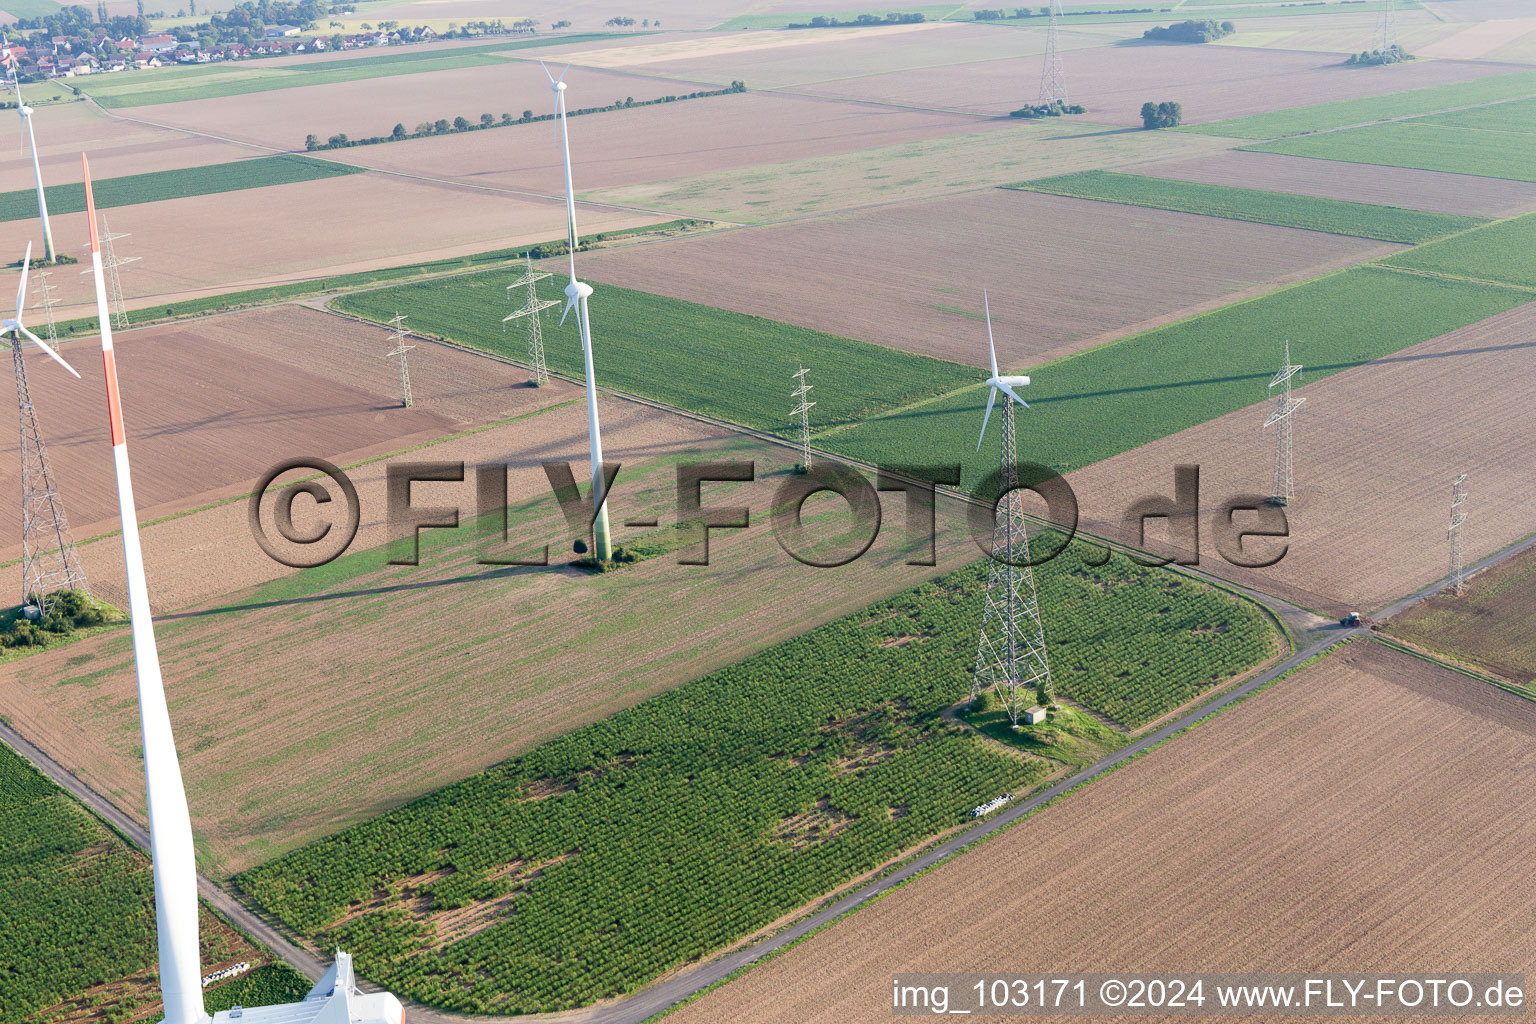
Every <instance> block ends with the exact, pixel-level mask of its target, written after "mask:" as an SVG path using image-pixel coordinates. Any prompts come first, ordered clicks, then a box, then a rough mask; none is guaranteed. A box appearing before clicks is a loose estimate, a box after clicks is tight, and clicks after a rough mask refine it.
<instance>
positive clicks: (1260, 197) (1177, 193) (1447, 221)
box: [1008, 171, 1479, 244]
mask: <svg viewBox="0 0 1536 1024" xmlns="http://www.w3.org/2000/svg"><path fill="white" fill-rule="evenodd" d="M1008 187H1009V188H1017V189H1026V190H1029V191H1033V192H1049V193H1051V194H1053V195H1059V196H1076V197H1078V198H1081V199H1097V200H1101V201H1103V202H1110V203H1126V204H1128V205H1131V206H1150V207H1153V208H1155V209H1159V210H1178V211H1180V212H1183V213H1197V214H1201V215H1203V216H1207V217H1226V218H1228V219H1230V220H1247V221H1255V222H1257V223H1260V224H1278V225H1280V226H1281V227H1288V228H1305V229H1306V230H1308V231H1326V232H1329V233H1331V234H1335V235H1354V236H1356V237H1359V238H1379V239H1381V240H1382V241H1384V242H1406V243H1408V244H1417V243H1419V242H1426V241H1428V240H1430V239H1432V238H1439V237H1441V236H1443V235H1448V234H1451V233H1453V232H1456V231H1464V230H1466V229H1467V228H1469V227H1472V226H1473V225H1475V224H1477V223H1479V222H1478V221H1477V220H1476V219H1474V218H1472V217H1456V216H1451V215H1450V214H1444V213H1421V212H1419V211H1417V210H1404V209H1401V208H1400V207H1396V206H1374V205H1371V204H1369V203H1349V202H1344V201H1342V200H1338V199H1321V198H1317V197H1314V196H1300V195H1293V194H1291V193H1288V192H1264V191H1260V190H1258V189H1251V188H1232V187H1230V186H1227V185H1205V184H1201V183H1198V182H1191V181H1176V180H1171V179H1167V178H1150V177H1146V176H1144V175H1140V174H1115V173H1114V172H1112V171H1079V172H1078V173H1076V174H1063V175H1060V176H1058V177H1055V178H1042V179H1040V180H1038V181H1029V182H1024V183H1022V184H1018V185H1010V186H1008Z"/></svg>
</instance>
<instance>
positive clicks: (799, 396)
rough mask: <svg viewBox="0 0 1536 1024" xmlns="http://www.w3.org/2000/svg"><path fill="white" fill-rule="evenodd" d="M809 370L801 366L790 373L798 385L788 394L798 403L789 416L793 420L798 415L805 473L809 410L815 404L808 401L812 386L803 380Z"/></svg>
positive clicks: (808, 461)
mask: <svg viewBox="0 0 1536 1024" xmlns="http://www.w3.org/2000/svg"><path fill="white" fill-rule="evenodd" d="M810 372H811V371H810V370H808V369H806V368H805V367H803V366H802V367H800V369H799V370H797V371H795V372H794V373H792V374H790V377H791V378H792V379H794V380H795V382H796V383H797V384H798V385H799V386H798V387H796V388H795V390H794V391H792V392H790V394H792V395H793V396H794V397H795V399H796V401H797V402H798V403H799V404H798V405H796V406H795V407H794V408H793V409H791V410H789V418H790V419H791V420H793V419H794V418H795V417H796V416H798V417H800V467H801V470H802V471H803V472H807V473H808V472H810V469H811V410H812V409H813V408H815V406H816V403H815V402H812V401H808V399H809V397H810V394H811V388H812V387H814V385H812V384H807V383H806V382H805V375H806V374H808V373H810Z"/></svg>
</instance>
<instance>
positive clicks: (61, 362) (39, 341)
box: [16, 323, 80, 377]
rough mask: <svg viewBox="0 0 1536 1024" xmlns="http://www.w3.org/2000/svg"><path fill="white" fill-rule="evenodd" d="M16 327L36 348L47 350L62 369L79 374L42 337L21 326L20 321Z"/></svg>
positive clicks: (77, 375)
mask: <svg viewBox="0 0 1536 1024" xmlns="http://www.w3.org/2000/svg"><path fill="white" fill-rule="evenodd" d="M16 329H17V330H18V331H20V332H21V333H22V334H25V335H26V336H27V337H28V338H30V339H31V340H32V344H34V345H36V346H37V347H38V348H40V349H42V350H43V351H44V352H47V353H48V354H49V355H50V356H52V357H53V361H54V362H56V363H58V364H59V365H60V366H62V367H64V369H66V370H68V371H69V372H70V373H73V374H74V375H75V376H76V377H79V376H80V374H79V373H78V372H76V370H75V368H74V367H73V366H70V365H69V364H68V363H66V362H65V361H64V357H63V356H61V355H59V354H58V353H57V352H55V351H54V350H53V349H51V348H49V347H48V345H47V344H46V343H45V342H44V341H43V339H42V338H39V337H38V336H37V335H35V334H33V333H32V332H31V331H29V330H27V329H26V327H24V326H22V325H21V324H20V323H18V324H17V325H16Z"/></svg>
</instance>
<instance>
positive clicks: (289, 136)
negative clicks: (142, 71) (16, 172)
mask: <svg viewBox="0 0 1536 1024" xmlns="http://www.w3.org/2000/svg"><path fill="white" fill-rule="evenodd" d="M531 52H538V51H531ZM554 70H555V72H556V73H557V74H558V73H559V70H560V69H559V66H558V65H557V66H555V67H554ZM738 77H739V76H738ZM566 81H567V82H569V83H570V90H569V92H568V93H567V96H566V102H567V103H568V104H569V105H570V106H571V107H572V108H576V107H585V106H602V105H604V104H608V103H612V102H614V100H622V99H624V98H625V97H631V96H632V97H634V98H635V99H636V100H649V99H655V98H657V97H658V96H666V95H669V94H677V93H689V92H694V91H696V90H698V89H700V88H708V86H700V85H699V84H698V83H696V82H683V81H676V80H672V79H665V78H649V77H647V78H641V77H639V76H636V75H626V74H622V73H619V72H614V71H593V70H586V69H581V70H579V71H574V70H573V72H572V73H571V74H570V75H568V76H566ZM700 102H710V101H708V100H704V101H700ZM530 109H531V110H532V111H533V112H534V113H536V114H547V113H549V112H550V91H549V79H547V78H545V77H544V70H543V69H542V68H541V67H539V65H538V63H537V62H536V61H532V60H527V61H523V60H518V61H508V62H506V63H505V64H488V65H479V66H476V67H468V68H455V69H453V70H449V71H433V72H430V73H426V74H417V75H390V76H385V77H383V78H367V79H361V80H358V81H354V82H337V83H333V84H329V85H311V86H301V87H298V88H293V89H277V90H273V91H269V92H257V93H248V94H246V95H243V96H221V97H218V98H215V99H206V100H184V101H182V102H179V103H158V104H155V105H153V106H146V107H134V108H132V109H130V110H128V111H126V113H129V114H131V115H133V116H134V117H137V118H142V119H143V120H145V121H150V122H154V123H157V124H166V125H171V126H173V127H176V128H182V129H185V130H187V131H193V132H204V133H207V134H209V135H215V136H220V137H223V138H231V139H236V140H239V141H242V142H250V143H254V144H257V145H262V146H271V147H274V148H277V149H285V150H295V151H300V152H302V151H303V149H304V137H305V136H306V135H309V134H314V135H318V136H319V137H320V138H321V139H327V138H329V137H331V136H332V135H335V134H337V133H338V132H343V133H345V134H347V135H349V136H351V137H352V138H367V137H369V136H373V135H388V134H389V133H390V131H391V130H392V129H393V128H394V126H395V124H396V123H397V122H398V123H400V124H403V125H405V127H406V129H407V130H408V131H415V130H416V126H417V124H419V123H420V122H422V121H437V120H438V119H440V118H446V119H448V120H449V121H452V120H453V119H454V118H455V117H459V116H463V117H465V118H467V119H469V120H470V121H472V122H475V123H478V122H479V120H480V115H481V114H491V115H492V116H494V117H495V118H497V119H498V120H499V119H500V118H501V115H502V114H503V113H510V114H511V115H512V116H513V117H514V118H516V117H521V116H522V114H523V111H524V110H530ZM633 113H634V111H620V112H615V113H613V114H612V115H594V117H605V116H613V117H620V118H622V117H626V116H629V115H632V114H633ZM590 123H592V119H589V118H584V119H583V120H582V121H581V124H583V125H587V124H590ZM541 128H542V129H543V130H542V131H538V129H541ZM518 132H522V134H520V135H519V134H516V133H518ZM509 133H511V134H509ZM534 133H536V134H534ZM572 134H573V136H574V135H576V134H577V133H576V132H573V133H572ZM482 136H483V137H484V139H485V140H486V141H488V142H489V143H491V145H492V146H493V147H496V148H499V149H500V150H501V153H502V157H503V159H506V157H507V155H508V154H510V153H511V152H513V151H514V150H516V149H522V148H525V147H526V146H527V145H528V144H529V143H530V142H535V141H536V142H538V143H540V144H541V145H540V146H539V147H538V148H540V149H542V150H547V153H545V154H544V155H546V156H549V155H551V154H556V150H555V147H554V145H553V142H552V140H551V135H550V126H549V125H548V124H543V123H540V124H535V125H524V126H522V127H521V128H494V129H491V130H490V131H488V132H484V133H477V134H476V135H475V136H474V137H476V138H480V137H482ZM514 140H516V141H515V142H514ZM573 144H574V139H573ZM415 145H420V143H415V142H395V143H388V144H386V148H389V149H396V148H399V147H401V146H415ZM360 152H362V151H361V150H355V149H347V150H339V151H335V152H333V153H332V156H334V157H335V158H337V159H339V160H344V161H349V162H350V161H351V160H352V157H353V156H354V155H355V154H357V153H360ZM76 162H77V163H78V162H79V158H78V156H77V157H76ZM552 180H558V179H552Z"/></svg>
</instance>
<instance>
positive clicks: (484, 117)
mask: <svg viewBox="0 0 1536 1024" xmlns="http://www.w3.org/2000/svg"><path fill="white" fill-rule="evenodd" d="M495 123H496V115H495V114H481V115H480V127H482V128H489V127H490V126H491V125H493V124H495Z"/></svg>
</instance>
